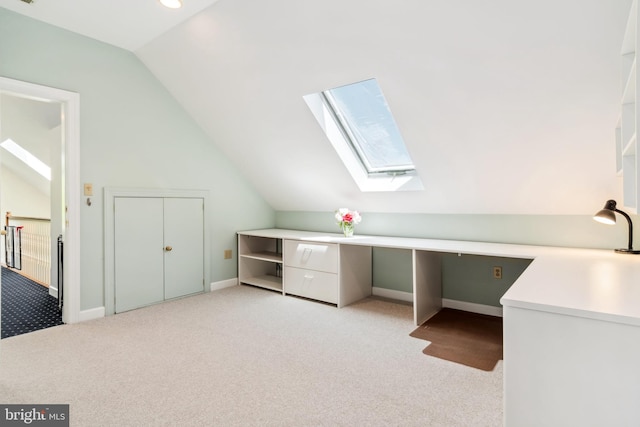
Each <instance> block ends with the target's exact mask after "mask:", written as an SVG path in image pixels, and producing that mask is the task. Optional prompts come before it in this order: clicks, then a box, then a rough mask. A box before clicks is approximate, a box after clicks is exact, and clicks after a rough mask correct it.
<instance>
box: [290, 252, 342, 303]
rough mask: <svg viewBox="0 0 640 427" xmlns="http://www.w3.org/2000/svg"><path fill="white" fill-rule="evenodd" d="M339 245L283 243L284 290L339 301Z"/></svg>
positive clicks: (324, 300)
mask: <svg viewBox="0 0 640 427" xmlns="http://www.w3.org/2000/svg"><path fill="white" fill-rule="evenodd" d="M338 250H339V249H338V245H336V244H335V243H307V242H300V241H295V240H285V242H284V254H285V257H284V262H285V272H284V293H285V294H291V295H297V296H301V297H305V298H312V299H315V300H319V301H323V302H328V303H331V304H338Z"/></svg>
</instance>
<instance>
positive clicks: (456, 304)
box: [372, 286, 502, 317]
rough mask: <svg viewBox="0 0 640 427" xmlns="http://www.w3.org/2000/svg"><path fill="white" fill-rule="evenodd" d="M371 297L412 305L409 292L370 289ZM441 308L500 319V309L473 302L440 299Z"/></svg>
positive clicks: (411, 295)
mask: <svg viewBox="0 0 640 427" xmlns="http://www.w3.org/2000/svg"><path fill="white" fill-rule="evenodd" d="M372 295H374V296H377V297H381V298H388V299H393V300H396V301H405V302H410V303H413V294H412V293H411V292H404V291H396V290H393V289H386V288H377V287H375V286H374V287H373V288H372ZM442 307H445V308H453V309H456V310H463V311H468V312H470V313H478V314H486V315H489V316H498V317H502V307H494V306H492V305H484V304H476V303H473V302H466V301H458V300H452V299H447V298H442Z"/></svg>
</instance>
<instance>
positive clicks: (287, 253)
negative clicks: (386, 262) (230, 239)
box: [238, 229, 371, 308]
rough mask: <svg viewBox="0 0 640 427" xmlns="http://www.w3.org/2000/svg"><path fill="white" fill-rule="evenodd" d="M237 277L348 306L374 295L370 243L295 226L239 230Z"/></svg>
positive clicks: (248, 283)
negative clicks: (289, 227) (351, 243)
mask: <svg viewBox="0 0 640 427" xmlns="http://www.w3.org/2000/svg"><path fill="white" fill-rule="evenodd" d="M329 238H330V239H338V240H344V237H342V236H341V235H334V236H333V237H329ZM238 282H239V283H242V284H246V285H252V286H258V287H261V288H266V289H271V290H274V291H277V292H281V293H282V294H283V295H292V296H298V297H304V298H308V299H310V300H315V301H322V302H326V303H329V304H335V305H336V307H338V308H340V307H344V306H346V305H349V304H351V303H354V302H356V301H359V300H361V299H363V298H366V297H367V296H369V295H371V247H370V246H368V245H365V246H360V245H350V244H341V243H339V242H334V241H325V236H324V235H320V236H319V235H318V234H317V233H311V232H301V231H295V230H278V229H266V230H252V231H240V232H238Z"/></svg>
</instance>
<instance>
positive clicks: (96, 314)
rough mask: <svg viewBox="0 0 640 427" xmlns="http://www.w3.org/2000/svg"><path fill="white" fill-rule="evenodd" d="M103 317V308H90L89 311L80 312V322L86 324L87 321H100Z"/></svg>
mask: <svg viewBox="0 0 640 427" xmlns="http://www.w3.org/2000/svg"><path fill="white" fill-rule="evenodd" d="M103 317H104V307H96V308H90V309H89V310H82V311H81V312H80V316H79V318H80V321H81V322H86V321H87V320H94V319H101V318H103Z"/></svg>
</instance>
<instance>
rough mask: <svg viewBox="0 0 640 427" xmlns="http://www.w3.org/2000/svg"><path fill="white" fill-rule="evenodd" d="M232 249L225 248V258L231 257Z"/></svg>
mask: <svg viewBox="0 0 640 427" xmlns="http://www.w3.org/2000/svg"><path fill="white" fill-rule="evenodd" d="M231 253H232V252H231V249H225V250H224V259H231Z"/></svg>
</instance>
